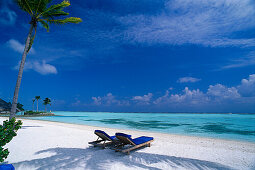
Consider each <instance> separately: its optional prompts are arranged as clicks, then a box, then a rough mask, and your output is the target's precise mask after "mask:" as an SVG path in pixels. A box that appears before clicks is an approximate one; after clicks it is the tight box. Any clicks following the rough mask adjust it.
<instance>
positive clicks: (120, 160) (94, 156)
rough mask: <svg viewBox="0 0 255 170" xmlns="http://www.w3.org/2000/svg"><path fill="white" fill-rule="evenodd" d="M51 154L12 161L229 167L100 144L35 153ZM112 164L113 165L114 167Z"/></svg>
mask: <svg viewBox="0 0 255 170" xmlns="http://www.w3.org/2000/svg"><path fill="white" fill-rule="evenodd" d="M46 153H48V154H52V156H48V157H45V158H40V159H33V160H29V161H22V162H18V163H14V164H13V165H14V166H15V168H16V169H17V170H19V169H38V170H42V169H50V170H51V169H52V170H53V169H54V170H55V169H93V170H99V169H110V168H111V165H113V164H115V167H116V168H117V167H118V165H121V167H123V166H124V167H126V168H130V169H137V168H140V169H141V168H142V169H152V170H158V169H160V168H158V167H157V163H161V165H162V163H163V164H164V165H165V166H164V167H162V169H169V168H170V169H175V168H179V169H221V170H227V169H231V168H230V167H227V166H225V165H222V164H219V163H215V162H209V161H203V160H198V159H190V158H182V157H174V156H166V155H159V154H152V153H144V152H132V153H131V154H130V155H125V154H122V153H116V152H114V151H112V150H110V149H100V148H92V147H91V148H86V149H81V148H50V149H47V150H42V151H39V152H37V153H36V155H39V154H46ZM116 168H115V169H116Z"/></svg>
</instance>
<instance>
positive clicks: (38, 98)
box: [35, 96, 41, 112]
mask: <svg viewBox="0 0 255 170" xmlns="http://www.w3.org/2000/svg"><path fill="white" fill-rule="evenodd" d="M35 99H36V101H37V109H36V111H37V112H38V100H40V99H41V97H40V96H35Z"/></svg>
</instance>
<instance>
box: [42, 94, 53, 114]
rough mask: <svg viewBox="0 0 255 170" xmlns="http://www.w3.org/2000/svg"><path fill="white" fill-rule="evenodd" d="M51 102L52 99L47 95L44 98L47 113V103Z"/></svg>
mask: <svg viewBox="0 0 255 170" xmlns="http://www.w3.org/2000/svg"><path fill="white" fill-rule="evenodd" d="M50 103H51V100H50V99H49V98H47V97H46V98H45V99H44V100H43V104H44V105H45V113H46V112H47V105H48V104H50Z"/></svg>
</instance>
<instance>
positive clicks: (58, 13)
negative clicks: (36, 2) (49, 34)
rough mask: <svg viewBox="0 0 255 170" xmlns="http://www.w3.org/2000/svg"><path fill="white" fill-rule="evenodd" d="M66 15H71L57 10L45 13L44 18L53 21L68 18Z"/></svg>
mask: <svg viewBox="0 0 255 170" xmlns="http://www.w3.org/2000/svg"><path fill="white" fill-rule="evenodd" d="M66 15H69V13H67V12H64V11H61V10H56V11H55V10H54V11H49V12H46V13H44V14H43V15H42V17H43V18H51V19H53V18H54V17H60V16H66Z"/></svg>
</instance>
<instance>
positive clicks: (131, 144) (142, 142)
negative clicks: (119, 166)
mask: <svg viewBox="0 0 255 170" xmlns="http://www.w3.org/2000/svg"><path fill="white" fill-rule="evenodd" d="M115 136H116V138H118V139H119V141H120V142H121V144H119V145H118V146H117V147H115V148H113V149H114V150H115V151H117V152H123V153H127V154H129V153H130V151H131V150H134V149H137V148H140V147H143V146H149V147H150V145H151V142H153V140H154V139H153V137H148V136H141V137H138V138H135V139H132V138H131V136H130V135H127V134H125V133H116V134H115ZM127 145H128V147H124V146H127Z"/></svg>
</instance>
